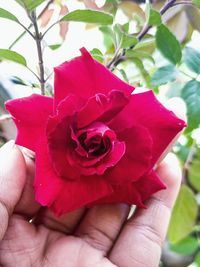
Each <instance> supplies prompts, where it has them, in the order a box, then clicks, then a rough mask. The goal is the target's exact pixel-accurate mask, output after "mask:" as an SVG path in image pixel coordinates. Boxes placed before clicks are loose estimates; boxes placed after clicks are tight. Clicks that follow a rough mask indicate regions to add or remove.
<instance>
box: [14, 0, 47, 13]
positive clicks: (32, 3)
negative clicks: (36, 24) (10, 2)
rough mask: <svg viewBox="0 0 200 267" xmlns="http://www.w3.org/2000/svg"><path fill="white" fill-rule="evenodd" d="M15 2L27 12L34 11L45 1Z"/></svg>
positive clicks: (23, 0) (20, 0)
mask: <svg viewBox="0 0 200 267" xmlns="http://www.w3.org/2000/svg"><path fill="white" fill-rule="evenodd" d="M15 1H16V2H17V3H18V4H20V5H21V6H22V7H23V8H25V9H26V10H28V11H32V10H34V9H35V8H36V7H38V6H39V5H40V4H42V3H43V2H44V1H45V0H15Z"/></svg>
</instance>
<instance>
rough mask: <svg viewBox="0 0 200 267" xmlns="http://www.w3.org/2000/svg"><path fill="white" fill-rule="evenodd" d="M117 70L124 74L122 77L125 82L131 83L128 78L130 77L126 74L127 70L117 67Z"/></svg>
mask: <svg viewBox="0 0 200 267" xmlns="http://www.w3.org/2000/svg"><path fill="white" fill-rule="evenodd" d="M117 70H118V71H119V72H120V74H121V76H122V79H123V80H124V81H125V82H127V83H129V80H128V77H127V75H126V72H125V71H124V70H123V69H117Z"/></svg>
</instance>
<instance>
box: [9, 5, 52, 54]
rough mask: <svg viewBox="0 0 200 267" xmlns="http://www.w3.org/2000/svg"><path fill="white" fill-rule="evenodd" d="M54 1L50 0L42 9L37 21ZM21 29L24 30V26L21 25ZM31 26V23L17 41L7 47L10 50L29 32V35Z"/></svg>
mask: <svg viewBox="0 0 200 267" xmlns="http://www.w3.org/2000/svg"><path fill="white" fill-rule="evenodd" d="M54 1H55V0H50V1H49V2H48V3H47V4H46V6H45V7H44V9H43V10H42V11H41V13H40V14H39V15H38V18H37V19H40V18H41V17H42V15H43V14H44V12H45V11H46V10H47V9H48V7H49V6H50V4H52V3H53V2H54ZM21 26H22V27H23V28H24V25H21ZM32 26H33V24H32V23H31V24H30V25H29V26H28V27H27V28H25V31H23V32H22V33H21V34H20V35H19V36H18V37H17V39H15V40H14V41H13V42H12V44H11V45H10V46H9V49H12V48H13V46H14V45H15V44H16V43H17V42H18V41H19V40H20V39H21V38H22V37H23V36H24V35H25V34H26V33H27V32H29V34H31V33H30V31H29V30H30V29H31V28H32Z"/></svg>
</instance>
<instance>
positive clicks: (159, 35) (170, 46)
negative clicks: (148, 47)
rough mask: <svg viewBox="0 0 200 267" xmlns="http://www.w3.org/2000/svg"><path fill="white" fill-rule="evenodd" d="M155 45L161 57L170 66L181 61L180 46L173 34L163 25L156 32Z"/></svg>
mask: <svg viewBox="0 0 200 267" xmlns="http://www.w3.org/2000/svg"><path fill="white" fill-rule="evenodd" d="M156 44H157V47H158V49H159V50H160V52H161V53H162V55H163V56H164V57H165V58H167V59H168V60H169V61H170V62H171V63H172V64H178V63H179V62H180V61H181V57H182V52H181V46H180V43H179V42H178V40H177V39H176V37H175V36H174V35H173V33H172V32H171V31H170V30H169V29H168V28H167V27H166V26H165V25H163V24H161V25H160V26H159V27H158V28H157V31H156Z"/></svg>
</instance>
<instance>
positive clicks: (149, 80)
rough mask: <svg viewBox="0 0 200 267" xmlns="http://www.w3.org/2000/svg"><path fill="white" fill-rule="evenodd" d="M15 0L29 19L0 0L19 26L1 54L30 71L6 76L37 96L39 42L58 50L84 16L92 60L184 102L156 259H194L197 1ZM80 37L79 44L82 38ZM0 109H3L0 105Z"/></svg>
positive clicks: (43, 76) (197, 221) (48, 74)
mask: <svg viewBox="0 0 200 267" xmlns="http://www.w3.org/2000/svg"><path fill="white" fill-rule="evenodd" d="M11 1H15V0H11ZM73 1H74V0H73ZM15 2H17V4H19V5H20V6H21V8H22V9H24V10H25V13H24V14H25V16H27V18H28V20H27V21H28V22H29V23H23V22H22V20H21V18H19V17H18V15H17V14H16V13H14V12H10V11H8V10H6V9H4V8H3V6H2V7H0V18H1V19H6V20H9V21H11V22H13V23H17V24H18V25H19V26H20V27H22V33H21V34H20V35H19V36H18V37H17V38H16V39H14V40H13V41H12V43H11V44H10V46H9V47H7V48H5V47H4V48H1V49H0V60H2V61H5V60H7V61H12V62H15V63H18V64H20V65H22V66H24V67H25V68H27V69H28V70H29V71H30V72H31V73H32V75H33V77H34V82H33V81H32V80H31V81H30V80H29V79H26V78H24V77H18V76H17V77H13V76H12V75H11V76H12V77H11V78H10V79H11V81H12V83H14V84H20V85H21V86H23V87H27V88H28V87H29V88H30V87H31V88H32V90H33V91H35V90H36V91H38V90H40V91H41V94H43V95H44V94H47V95H49V94H52V68H53V66H51V68H50V69H49V68H47V66H46V62H45V60H44V52H45V49H47V48H48V49H51V51H52V53H56V51H59V50H60V49H62V45H63V43H65V42H66V38H67V35H68V30H69V27H70V24H71V23H74V22H84V23H85V25H86V30H88V31H89V30H90V29H91V28H94V27H95V29H96V30H97V31H98V34H99V35H102V36H103V44H101V47H102V48H101V49H100V48H99V47H98V48H97V47H93V49H92V50H91V54H92V55H93V57H94V58H95V59H96V60H98V61H100V62H101V63H103V64H105V65H106V66H107V67H108V68H109V69H110V70H111V71H113V72H114V73H115V74H117V75H118V76H119V77H120V78H121V79H124V80H125V81H127V82H129V83H131V84H133V85H136V86H137V87H148V88H152V89H153V90H154V92H155V93H156V94H157V95H158V97H161V98H162V99H164V101H167V99H170V98H174V97H177V98H181V99H182V100H183V101H184V102H185V104H186V107H187V118H188V128H187V129H186V130H185V132H184V133H183V135H182V136H181V137H180V139H179V140H178V142H177V143H176V144H175V146H174V148H173V152H174V153H176V154H177V156H178V157H179V160H180V163H181V166H182V174H183V182H182V187H181V190H180V193H179V197H178V199H177V202H176V205H175V207H174V210H173V215H172V219H171V223H170V227H169V231H168V237H167V240H166V244H165V247H164V250H163V256H162V262H161V266H171V267H173V266H182V267H184V266H197V267H198V266H200V252H199V251H200V234H199V233H200V128H199V126H200V52H199V51H198V49H196V48H194V47H195V43H194V41H193V40H194V38H196V39H197V38H198V40H200V38H199V31H200V1H199V0H193V1H191V0H167V1H160V0H158V1H153V2H152V3H151V2H148V1H147V2H146V3H138V2H134V1H122V0H121V1H120V0H107V1H102V4H101V5H100V6H99V5H98V3H99V1H95V0H82V1H79V2H83V4H84V5H83V7H82V9H81V10H80V9H78V10H73V11H70V12H69V10H68V5H69V2H70V0H68V1H61V0H55V1H54V0H50V1H45V0H35V1H33V0H16V1H15ZM55 14H57V15H56V16H55ZM119 17H120V19H119ZM121 18H123V22H121V21H122V20H121ZM54 27H57V29H58V35H59V36H60V37H59V38H57V36H55V43H48V41H46V37H47V35H48V34H49V32H50V31H51V30H53V29H54ZM7 34H10V35H12V32H9V33H7ZM27 35H29V36H30V38H29V41H30V42H34V43H35V49H36V51H37V57H38V65H37V66H36V68H34V69H32V68H31V67H30V66H29V64H28V63H27V62H28V58H25V56H24V55H23V54H22V53H19V52H17V49H16V47H17V44H18V43H19V42H21V40H22V39H23V38H25V37H26V36H27ZM57 39H58V40H59V41H57ZM79 42H80V47H81V46H82V45H81V39H80V40H79ZM27 45H28V44H27ZM30 56H31V55H30ZM6 94H7V93H6V91H5V90H3V87H1V86H0V96H1V99H0V105H1V107H3V99H4V98H6V97H9V96H7V95H6ZM0 112H2V113H4V111H3V109H2V108H1V109H0ZM33 112H34V111H33ZM8 121H9V116H8V115H3V116H1V117H0V127H1V128H0V129H1V131H0V138H1V142H4V141H6V139H8V138H9V134H7V132H9V131H11V130H10V128H9V127H10V126H8V124H7V123H8ZM174 253H175V254H174Z"/></svg>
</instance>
